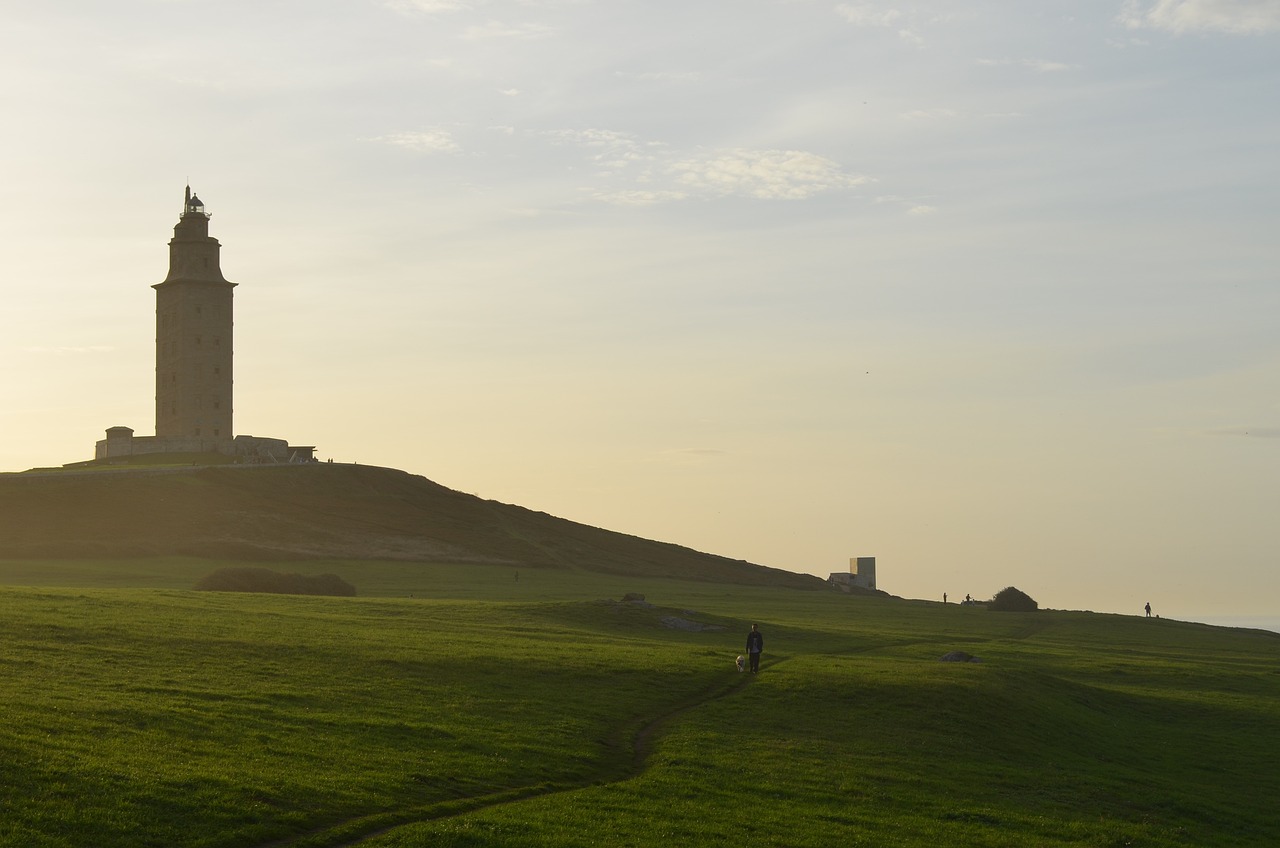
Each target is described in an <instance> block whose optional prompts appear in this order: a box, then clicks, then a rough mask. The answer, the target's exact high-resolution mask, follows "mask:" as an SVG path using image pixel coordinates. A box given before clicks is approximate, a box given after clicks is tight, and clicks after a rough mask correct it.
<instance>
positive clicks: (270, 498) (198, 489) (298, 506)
mask: <svg viewBox="0 0 1280 848" xmlns="http://www.w3.org/2000/svg"><path fill="white" fill-rule="evenodd" d="M0 515H3V516H4V517H5V520H4V522H2V523H0V558H3V559H5V560H37V559H39V560H49V559H77V560H112V559H114V560H132V559H136V558H139V557H184V556H185V557H197V558H208V557H212V558H221V559H238V560H272V559H276V560H342V559H359V560H387V561H395V560H401V561H413V562H441V563H482V564H492V563H505V564H510V565H513V566H517V567H525V568H535V567H539V568H548V567H549V568H566V569H573V570H586V571H596V572H612V573H624V574H641V575H650V576H654V577H680V578H689V579H701V580H713V581H718V582H733V583H754V584H757V585H789V586H795V587H800V588H804V587H808V588H820V587H821V586H822V582H821V581H820V580H818V579H817V578H815V577H812V576H810V575H801V574H794V573H791V572H787V571H781V570H779V569H770V568H763V567H761V566H757V565H752V564H749V563H745V562H741V561H737V560H731V559H727V558H725V557H721V556H716V555H714V554H705V553H700V552H698V551H693V550H690V549H689V548H684V547H680V546H678V545H672V544H666V543H662V542H654V541H650V540H647V539H641V538H638V537H635V536H628V535H625V534H622V533H614V532H610V531H608V530H602V529H599V528H595V527H588V526H586V525H583V524H577V523H575V522H572V521H567V520H565V519H562V518H556V517H554V516H551V515H547V514H545V513H541V512H534V511H532V510H528V509H524V508H522V507H518V506H512V505H509V504H502V503H498V502H496V501H486V500H482V499H480V498H477V497H475V496H474V495H468V494H464V493H462V492H456V491H453V490H451V489H447V488H445V487H443V486H440V485H438V484H436V483H433V482H431V481H430V480H426V479H425V478H422V477H417V476H414V475H411V474H406V473H404V472H402V471H396V470H393V469H389V468H375V467H370V466H357V465H340V464H330V463H314V464H310V465H304V466H271V467H243V466H234V467H232V466H223V467H213V468H168V469H130V470H127V471H119V470H96V471H89V472H83V473H72V472H62V473H51V474H0Z"/></svg>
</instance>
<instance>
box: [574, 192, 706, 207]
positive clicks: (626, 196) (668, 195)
mask: <svg viewBox="0 0 1280 848" xmlns="http://www.w3.org/2000/svg"><path fill="white" fill-rule="evenodd" d="M688 196H689V195H688V194H687V193H686V192H683V191H641V190H637V189H631V190H628V191H611V192H601V193H599V194H596V195H593V197H594V199H596V200H599V201H602V202H604V203H612V204H614V205H615V206H657V205H658V204H661V203H673V202H675V201H679V200H684V199H685V198H686V197H688Z"/></svg>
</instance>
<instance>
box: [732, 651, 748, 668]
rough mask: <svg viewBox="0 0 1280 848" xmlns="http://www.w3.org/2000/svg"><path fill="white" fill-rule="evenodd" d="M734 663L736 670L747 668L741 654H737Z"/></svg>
mask: <svg viewBox="0 0 1280 848" xmlns="http://www.w3.org/2000/svg"><path fill="white" fill-rule="evenodd" d="M734 664H735V665H736V666H737V667H738V671H746V670H747V661H746V659H745V658H743V656H742V655H741V654H739V655H738V659H737V660H735V661H734Z"/></svg>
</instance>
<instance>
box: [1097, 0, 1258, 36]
mask: <svg viewBox="0 0 1280 848" xmlns="http://www.w3.org/2000/svg"><path fill="white" fill-rule="evenodd" d="M1120 22H1121V23H1122V24H1123V25H1125V26H1127V27H1129V28H1130V29H1159V30H1165V31H1167V32H1172V33H1175V34H1178V35H1182V34H1184V33H1192V32H1222V33H1228V34H1231V35H1258V34H1261V33H1266V32H1277V31H1280V3H1277V2H1276V0H1155V2H1149V0H1128V2H1126V3H1125V4H1124V7H1123V8H1122V10H1121V12H1120Z"/></svg>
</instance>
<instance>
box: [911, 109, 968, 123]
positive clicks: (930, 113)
mask: <svg viewBox="0 0 1280 848" xmlns="http://www.w3.org/2000/svg"><path fill="white" fill-rule="evenodd" d="M902 117H904V118H906V119H907V120H909V121H937V120H950V119H951V118H958V117H960V113H959V112H956V111H955V110H954V109H912V110H911V111H910V112H903V113H902Z"/></svg>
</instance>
